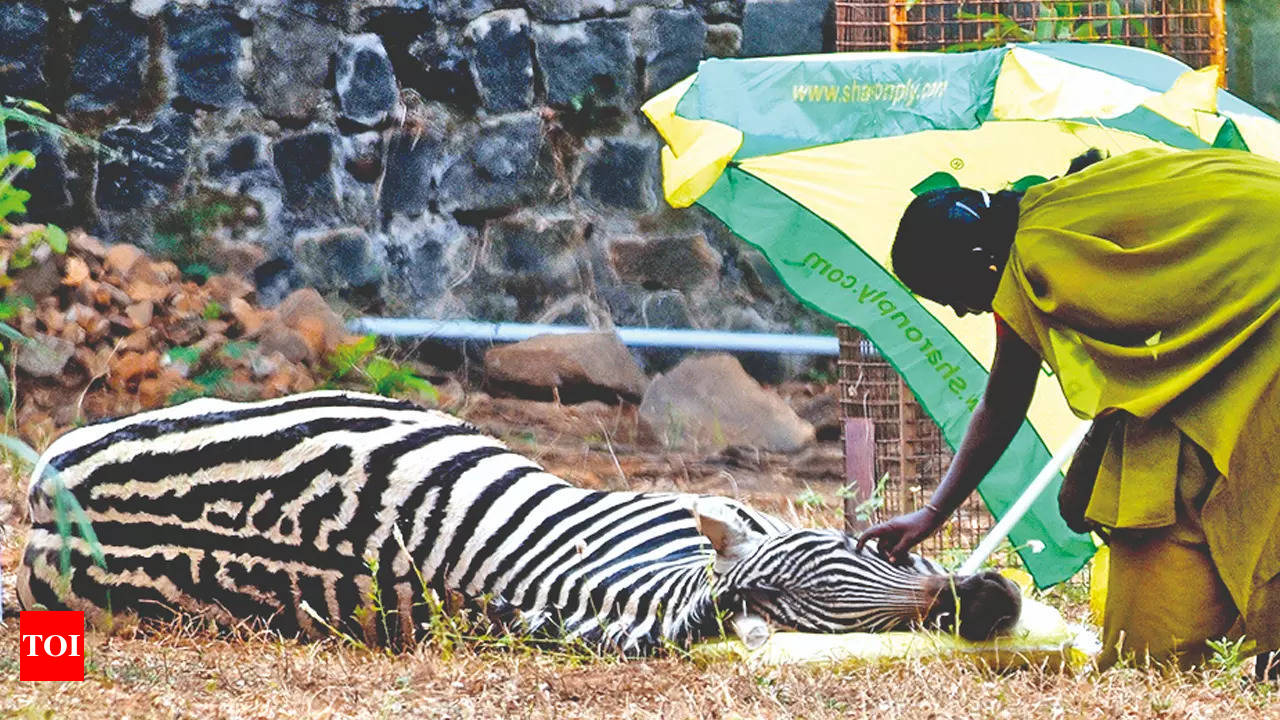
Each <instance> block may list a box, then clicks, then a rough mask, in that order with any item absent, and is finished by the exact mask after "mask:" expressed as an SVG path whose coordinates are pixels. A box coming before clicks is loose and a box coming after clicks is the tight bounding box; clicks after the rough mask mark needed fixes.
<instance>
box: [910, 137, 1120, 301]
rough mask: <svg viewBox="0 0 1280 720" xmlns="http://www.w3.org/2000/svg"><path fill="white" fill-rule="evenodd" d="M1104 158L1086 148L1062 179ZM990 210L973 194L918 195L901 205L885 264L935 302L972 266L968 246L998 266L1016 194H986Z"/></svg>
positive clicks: (957, 190)
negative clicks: (987, 255) (960, 272)
mask: <svg viewBox="0 0 1280 720" xmlns="http://www.w3.org/2000/svg"><path fill="white" fill-rule="evenodd" d="M1104 159H1105V156H1104V155H1103V154H1102V151H1100V150H1098V149H1097V148H1090V149H1089V150H1087V151H1085V152H1084V153H1082V154H1080V155H1078V156H1076V157H1075V158H1073V159H1072V160H1071V164H1070V165H1069V166H1068V167H1067V172H1066V174H1067V175H1070V174H1072V173H1075V172H1079V171H1081V170H1083V169H1085V168H1087V167H1089V166H1090V165H1093V164H1094V163H1097V162H1100V161H1102V160H1104ZM988 197H989V198H990V207H988V206H987V202H986V200H985V199H984V197H983V194H982V193H981V192H980V191H978V190H972V189H970V188H964V187H951V188H940V189H937V190H930V191H928V192H926V193H923V194H921V195H920V196H918V197H917V198H916V199H914V200H912V201H911V204H910V205H907V209H906V211H905V212H903V214H902V220H901V222H899V223H898V234H897V236H896V237H894V240H893V250H892V252H891V254H890V261H891V262H892V265H893V272H894V274H895V275H897V276H898V279H899V280H901V281H902V284H904V285H906V286H907V287H908V288H910V289H911V291H912V292H914V293H916V294H917V295H923V296H924V297H927V298H929V299H931V300H935V301H938V302H950V298H946V297H943V295H945V294H947V293H948V292H949V291H950V290H952V289H953V288H954V286H955V283H956V282H958V281H962V279H961V278H960V276H959V275H958V274H957V272H956V271H957V269H959V268H963V267H965V266H966V264H967V263H971V262H972V258H971V257H970V253H972V251H973V248H975V247H981V248H982V249H984V250H986V251H987V252H989V253H991V261H992V262H994V263H995V264H996V265H997V266H998V267H1004V263H1005V261H1006V260H1008V259H1009V248H1010V247H1012V245H1013V237H1014V234H1015V233H1016V232H1017V230H1018V202H1019V200H1021V199H1022V192H1020V191H1014V190H1001V191H1000V192H998V193H995V194H993V195H990V196H988Z"/></svg>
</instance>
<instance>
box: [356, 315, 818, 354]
mask: <svg viewBox="0 0 1280 720" xmlns="http://www.w3.org/2000/svg"><path fill="white" fill-rule="evenodd" d="M347 328H348V329H349V330H351V332H354V333H361V334H373V335H380V336H382V337H391V338H436V339H440V340H481V341H486V342H492V343H501V342H517V341H519V340H527V339H529V338H531V337H533V336H535V335H565V334H569V333H586V332H601V330H598V329H596V328H589V327H587V326H585V325H544V324H537V323H492V322H477V321H475V320H428V319H424V318H381V317H362V318H356V319H354V320H352V321H351V322H349V323H347ZM614 331H615V332H617V334H618V337H619V338H620V339H621V340H622V344H624V345H627V346H631V347H655V348H683V349H688V350H721V351H726V352H771V353H781V354H794V355H839V354H840V345H839V343H838V342H837V340H836V339H835V338H834V337H831V336H829V335H790V334H786V333H755V332H729V331H725V330H694V329H686V328H644V327H619V328H614Z"/></svg>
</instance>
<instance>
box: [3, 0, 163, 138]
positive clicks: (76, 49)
mask: <svg viewBox="0 0 1280 720" xmlns="http://www.w3.org/2000/svg"><path fill="white" fill-rule="evenodd" d="M75 37H76V40H75V42H73V43H72V44H71V47H72V58H71V77H70V91H71V96H70V97H69V98H68V99H67V110H69V111H71V112H100V111H116V110H120V109H126V108H130V109H131V108H132V107H133V106H134V105H136V104H137V102H138V99H139V97H141V95H142V81H143V77H144V75H145V74H146V69H147V63H148V62H149V59H150V55H151V53H150V50H149V45H148V35H147V23H146V21H144V20H143V19H142V18H140V17H138V16H137V15H134V14H133V12H132V11H131V10H130V9H129V6H128V5H92V6H90V7H89V8H88V9H87V10H85V11H84V16H83V17H82V18H81V20H80V22H79V24H77V25H76V32H75ZM6 42H8V38H6Z"/></svg>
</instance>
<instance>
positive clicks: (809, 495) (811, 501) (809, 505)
mask: <svg viewBox="0 0 1280 720" xmlns="http://www.w3.org/2000/svg"><path fill="white" fill-rule="evenodd" d="M796 505H799V506H800V507H802V508H804V509H806V510H817V509H819V508H823V507H826V506H827V502H826V501H825V500H823V499H822V495H820V494H818V492H817V491H815V490H814V489H813V488H811V487H806V488H805V489H804V490H801V491H800V494H799V495H797V496H796Z"/></svg>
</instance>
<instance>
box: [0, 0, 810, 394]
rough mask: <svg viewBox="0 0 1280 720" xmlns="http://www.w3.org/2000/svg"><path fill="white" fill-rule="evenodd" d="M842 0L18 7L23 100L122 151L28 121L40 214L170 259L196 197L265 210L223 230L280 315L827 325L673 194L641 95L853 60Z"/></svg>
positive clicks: (14, 11)
mask: <svg viewBox="0 0 1280 720" xmlns="http://www.w3.org/2000/svg"><path fill="white" fill-rule="evenodd" d="M830 2H831V0H686V1H685V2H681V1H680V0H344V1H343V2H317V1H316V0H257V1H255V2H230V1H219V0H214V1H212V2H210V1H207V0H206V1H201V2H195V0H191V1H190V2H187V1H182V2H179V1H174V0H168V1H165V0H151V1H147V2H143V1H142V0H135V1H134V2H132V3H125V2H111V3H91V4H89V5H88V6H87V7H86V8H85V9H84V10H83V12H71V11H70V10H66V9H61V10H59V9H55V8H57V7H59V5H58V4H56V3H55V4H49V3H39V2H35V1H34V0H19V1H17V2H9V3H5V4H0V32H3V34H4V37H6V39H7V40H8V42H6V43H5V45H4V47H0V93H3V94H6V95H14V96H21V97H31V98H34V99H38V100H41V101H43V102H45V103H46V104H48V105H49V106H50V107H52V108H53V109H54V110H55V111H57V112H58V114H59V117H60V118H62V119H64V120H65V121H67V122H68V123H70V124H71V125H73V126H74V127H76V128H79V129H83V130H84V131H86V132H88V133H90V134H94V135H96V136H97V137H98V139H99V140H100V141H101V142H102V143H103V144H105V145H107V146H109V147H111V148H114V149H115V150H117V151H118V152H117V153H116V154H114V155H108V154H103V153H98V154H96V155H95V154H94V153H91V152H87V151H83V150H72V149H69V148H67V147H64V146H62V145H60V144H58V143H56V142H52V141H49V140H48V139H47V138H43V137H42V136H37V135H35V134H33V133H30V132H28V131H25V130H24V131H16V132H11V135H10V144H11V146H13V147H23V148H30V149H32V150H33V151H35V152H36V153H37V155H38V159H39V165H38V167H37V169H36V171H33V172H32V173H30V174H29V175H28V176H26V177H24V178H22V179H21V180H20V184H25V185H26V186H27V187H28V188H29V189H30V190H31V191H32V193H33V200H32V203H31V207H30V209H31V219H33V220H52V221H57V222H61V223H63V224H64V225H74V224H77V223H83V224H85V225H87V226H89V227H91V229H92V230H93V231H94V232H95V234H97V235H99V236H100V237H102V238H103V239H104V240H105V241H107V242H131V243H134V244H137V245H139V246H141V247H143V248H146V249H153V248H155V247H156V243H155V242H154V240H153V238H154V237H155V235H156V233H157V228H158V225H160V224H161V223H162V221H163V220H164V218H165V217H166V216H172V215H173V214H174V213H175V209H180V210H185V211H187V215H188V216H196V217H198V216H200V213H201V211H202V209H204V208H206V205H207V203H209V202H210V201H209V200H208V198H210V197H215V198H224V200H222V201H219V202H226V200H225V198H231V197H233V198H237V199H239V200H241V201H247V202H250V203H251V204H252V212H249V213H247V215H248V216H249V220H248V221H245V222H239V223H236V224H234V225H228V226H221V225H219V226H216V227H213V228H206V229H205V230H207V233H206V234H207V235H208V236H209V237H210V240H209V243H210V244H211V247H212V246H213V245H214V244H217V243H222V242H224V241H236V242H242V243H250V244H252V245H254V246H256V247H258V248H260V249H261V250H262V251H263V257H262V261H261V262H260V263H259V264H258V266H257V267H256V268H254V269H253V273H252V278H253V281H254V284H255V286H256V287H255V289H256V291H257V297H258V298H259V299H260V301H261V302H263V303H264V304H266V305H272V304H274V303H277V302H279V301H281V300H282V299H283V298H284V297H286V296H287V295H288V294H289V293H290V292H292V291H294V290H296V289H297V288H299V287H303V286H310V287H314V288H316V289H317V290H319V291H320V292H322V293H324V294H325V295H326V296H341V297H342V298H344V300H345V301H346V302H348V303H350V304H351V305H353V306H356V307H358V308H359V309H361V310H364V311H368V312H377V313H383V314H413V315H420V316H427V317H465V318H472V319H479V320H491V321H520V322H552V323H556V322H559V323H576V324H590V325H593V326H599V327H608V326H609V325H611V324H617V325H647V326H653V327H715V328H733V329H746V330H760V331H788V330H799V331H805V332H812V331H815V330H819V329H821V328H822V327H823V324H824V323H825V321H824V320H823V319H821V318H818V317H816V316H815V315H814V314H812V313H811V312H809V311H807V310H805V309H803V308H802V307H801V306H800V305H799V304H798V303H797V302H795V301H794V300H793V299H792V298H791V297H790V296H789V294H788V293H787V292H786V290H785V289H784V288H783V287H782V286H781V284H780V283H779V282H778V280H777V278H776V277H775V276H774V274H773V272H772V270H771V269H770V268H769V267H768V264H767V263H766V262H764V260H763V258H762V257H761V256H760V255H759V254H758V253H756V252H755V251H754V250H751V249H749V248H746V247H745V246H743V245H742V244H741V243H739V242H737V241H736V240H734V239H733V238H731V237H730V236H729V235H728V233H727V231H726V230H725V229H724V228H723V226H722V225H721V224H720V223H719V222H718V221H716V220H715V219H714V218H712V217H710V216H709V215H707V214H705V213H703V212H702V211H700V210H696V209H690V210H681V211H675V210H671V209H670V208H667V207H666V205H665V203H664V202H663V200H662V193H661V187H660V170H659V148H660V146H661V144H660V140H659V138H658V137H657V135H656V134H655V133H654V132H653V130H652V129H651V128H650V127H649V126H648V125H647V123H646V122H645V121H644V120H643V118H642V116H641V115H640V113H639V112H638V109H639V106H640V104H641V103H642V102H643V101H645V100H646V99H648V98H649V97H652V96H653V95H654V94H656V93H657V92H659V91H661V90H663V89H665V88H667V87H668V86H670V85H671V84H673V83H675V82H677V81H679V80H680V79H682V78H684V77H686V76H687V75H689V74H691V73H692V72H694V71H695V70H696V69H697V66H698V63H699V61H701V60H703V59H705V58H708V57H715V56H736V55H740V54H744V55H762V54H785V53H802V52H818V51H822V50H823V49H829V45H826V44H824V31H826V30H828V29H829V28H830V21H829V5H830ZM11 130H12V128H11ZM680 357H681V354H680V353H677V352H672V351H662V352H647V353H642V354H640V355H639V359H640V360H641V362H642V364H643V366H644V369H645V370H647V371H650V372H652V371H659V370H664V369H667V368H669V367H671V366H672V365H674V363H675V362H677V361H678V360H679V359H680ZM743 361H744V364H745V366H746V367H747V369H748V370H749V371H750V372H751V373H752V374H754V375H756V376H757V377H759V378H762V379H769V380H777V379H779V377H780V375H781V373H782V371H783V367H782V366H781V365H780V364H779V361H778V360H777V359H776V358H768V357H755V358H752V357H744V358H743Z"/></svg>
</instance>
